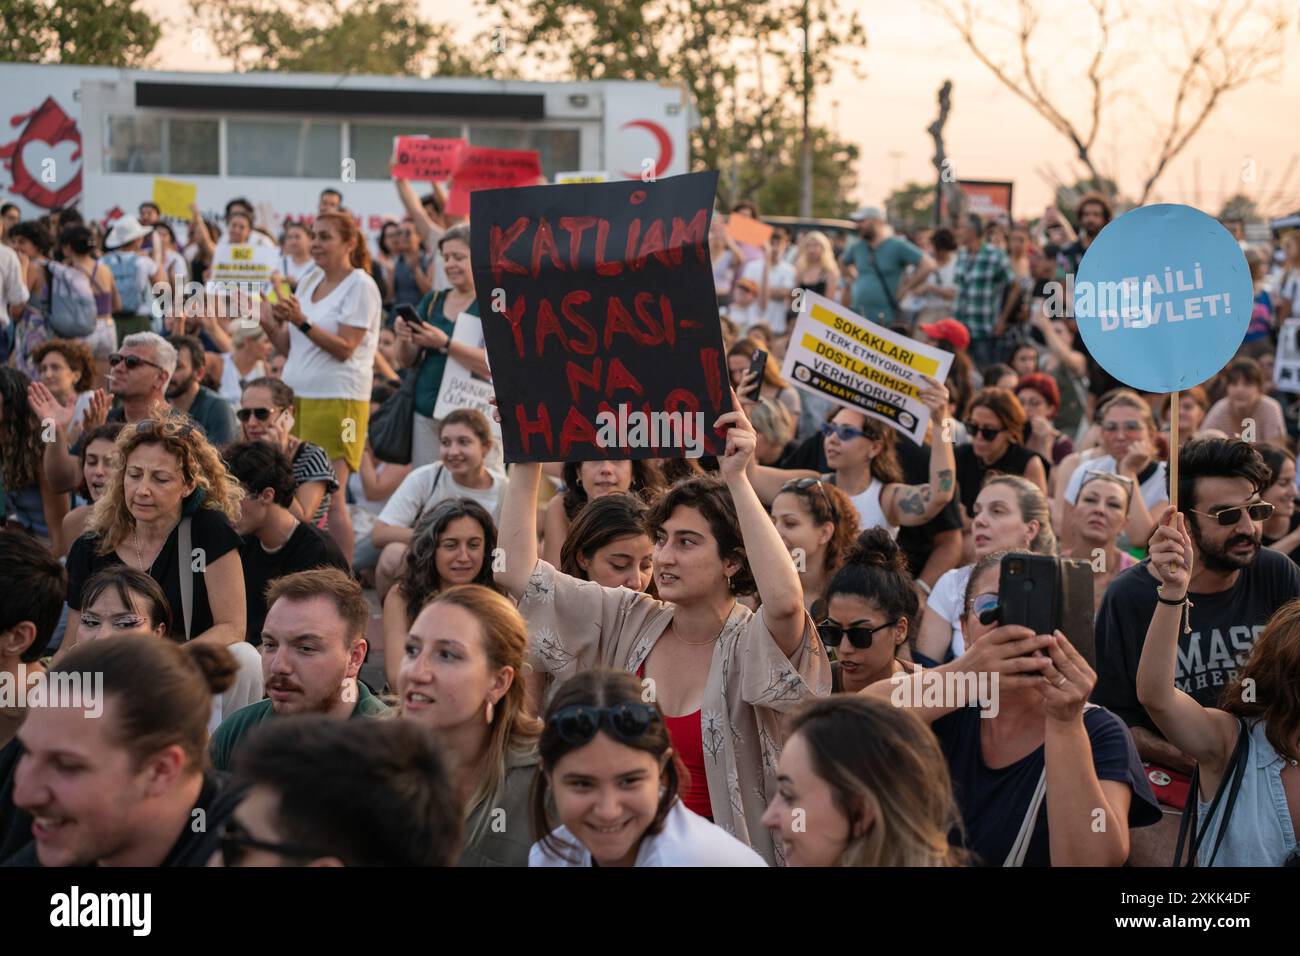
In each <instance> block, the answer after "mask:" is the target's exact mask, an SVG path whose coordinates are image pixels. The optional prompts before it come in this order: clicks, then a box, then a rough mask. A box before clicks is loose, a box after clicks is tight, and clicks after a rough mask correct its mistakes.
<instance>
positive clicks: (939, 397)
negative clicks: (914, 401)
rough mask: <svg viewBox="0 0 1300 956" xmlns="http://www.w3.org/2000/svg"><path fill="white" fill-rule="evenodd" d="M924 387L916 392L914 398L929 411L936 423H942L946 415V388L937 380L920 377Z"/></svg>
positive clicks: (924, 376)
mask: <svg viewBox="0 0 1300 956" xmlns="http://www.w3.org/2000/svg"><path fill="white" fill-rule="evenodd" d="M921 381H922V382H924V383H925V385H924V386H923V387H922V388H920V389H918V390H917V393H916V397H917V398H918V399H920V401H921V404H922V405H924V406H925V407H926V408H928V409H930V416H931V418H933V419H934V420H935V421H937V422H941V421H943V419H944V417H945V416H947V414H948V387H947V386H946V385H944V384H943V382H941V381H939V380H938V379H935V378H931V377H930V376H928V375H922V376H921Z"/></svg>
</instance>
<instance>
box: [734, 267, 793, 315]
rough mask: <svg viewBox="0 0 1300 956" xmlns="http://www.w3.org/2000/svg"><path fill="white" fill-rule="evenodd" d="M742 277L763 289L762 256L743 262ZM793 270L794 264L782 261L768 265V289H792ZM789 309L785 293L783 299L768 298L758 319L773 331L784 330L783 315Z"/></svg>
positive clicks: (788, 300)
mask: <svg viewBox="0 0 1300 956" xmlns="http://www.w3.org/2000/svg"><path fill="white" fill-rule="evenodd" d="M740 277H741V278H742V279H752V280H753V281H754V284H755V285H757V286H758V288H759V291H760V292H761V291H762V289H763V257H762V256H759V257H758V258H757V259H751V260H750V261H749V262H746V263H745V267H744V268H743V269H741V270H740ZM794 279H795V272H794V266H792V265H791V264H790V263H788V262H785V261H782V262H778V263H777V264H776V265H774V266H768V270H767V286H768V288H769V289H793V288H794V284H795V282H794ZM789 310H790V297H789V296H788V295H787V296H786V297H785V298H783V299H768V300H767V302H766V304H764V305H763V306H762V318H761V319H760V320H758V321H762V322H766V323H767V324H768V325H769V326H771V327H772V331H773V332H777V333H781V332H784V331H785V316H786V313H787V312H788V311H789Z"/></svg>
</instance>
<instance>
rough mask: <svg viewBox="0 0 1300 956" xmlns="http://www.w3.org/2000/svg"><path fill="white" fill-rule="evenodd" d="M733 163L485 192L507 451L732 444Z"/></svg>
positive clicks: (485, 242) (480, 283)
mask: <svg viewBox="0 0 1300 956" xmlns="http://www.w3.org/2000/svg"><path fill="white" fill-rule="evenodd" d="M717 179H718V174H717V173H716V172H711V173H692V174H689V175H686V176H674V177H672V178H669V179H663V180H659V181H657V182H648V183H647V182H640V181H630V182H620V183H590V184H578V185H566V186H531V187H516V188H513V189H489V190H478V191H476V192H474V193H473V194H471V196H470V204H471V205H470V210H471V215H470V241H471V243H472V249H471V252H472V258H473V262H474V282H475V286H476V288H477V292H478V302H479V312H480V314H481V315H482V316H483V333H484V338H485V340H486V344H487V351H488V363H489V365H490V366H491V368H492V380H493V385H494V386H495V388H496V397H497V407H498V408H499V409H500V412H501V420H502V424H501V432H502V442H503V445H504V452H505V459H506V461H593V460H600V459H604V458H611V459H627V458H632V459H640V458H673V457H677V458H680V457H683V456H686V457H698V456H699V455H702V454H708V455H717V454H721V453H722V451H723V448H724V447H725V437H724V436H723V435H722V433H720V432H717V431H715V430H714V428H713V423H714V421H715V420H716V419H717V417H718V416H719V415H721V414H723V413H724V412H728V411H730V410H731V392H730V385H729V381H728V378H727V366H726V357H725V354H724V352H723V348H722V329H721V325H720V324H719V321H718V306H717V296H716V294H715V292H714V286H713V267H712V264H711V263H710V259H709V219H710V216H711V215H712V211H713V197H714V191H715V189H716V186H717Z"/></svg>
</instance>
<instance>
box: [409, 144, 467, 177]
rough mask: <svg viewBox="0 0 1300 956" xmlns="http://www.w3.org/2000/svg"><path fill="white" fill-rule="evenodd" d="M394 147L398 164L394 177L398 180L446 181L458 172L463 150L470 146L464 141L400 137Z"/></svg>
mask: <svg viewBox="0 0 1300 956" xmlns="http://www.w3.org/2000/svg"><path fill="white" fill-rule="evenodd" d="M396 140H397V141H396V143H394V145H393V153H394V154H395V155H396V157H397V162H396V163H395V164H394V165H393V175H394V176H396V177H397V178H398V179H417V180H422V181H424V182H434V183H436V182H445V181H446V180H448V179H450V178H451V176H452V173H454V172H455V171H456V164H457V162H458V161H459V158H460V153H461V150H463V149H464V148H465V147H466V146H468V145H469V144H468V143H466V142H465V140H463V139H433V138H431V137H428V136H398V137H396Z"/></svg>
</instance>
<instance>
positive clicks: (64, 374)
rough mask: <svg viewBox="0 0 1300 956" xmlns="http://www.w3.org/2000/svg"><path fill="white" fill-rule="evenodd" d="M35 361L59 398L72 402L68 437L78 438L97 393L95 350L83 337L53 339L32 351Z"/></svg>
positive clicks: (67, 402)
mask: <svg viewBox="0 0 1300 956" xmlns="http://www.w3.org/2000/svg"><path fill="white" fill-rule="evenodd" d="M32 364H33V365H35V366H36V369H37V371H38V373H39V374H40V377H41V384H42V385H44V386H45V387H46V388H48V389H49V390H50V394H51V395H53V396H54V398H55V400H56V401H57V402H58V403H59V404H60V405H63V406H65V407H66V406H68V405H71V406H72V425H71V426H70V427H69V429H68V440H69V441H73V442H75V441H76V440H77V436H78V435H80V434H81V428H82V424H83V422H84V420H85V416H86V410H87V409H88V408H89V407H90V400H91V398H93V397H94V395H95V391H94V389H95V353H94V352H92V351H91V350H90V346H89V345H87V344H86V343H85V342H83V341H81V340H80V339H49V340H48V341H45V342H42V343H41V344H40V346H39V347H37V349H36V350H35V351H33V352H32Z"/></svg>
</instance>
